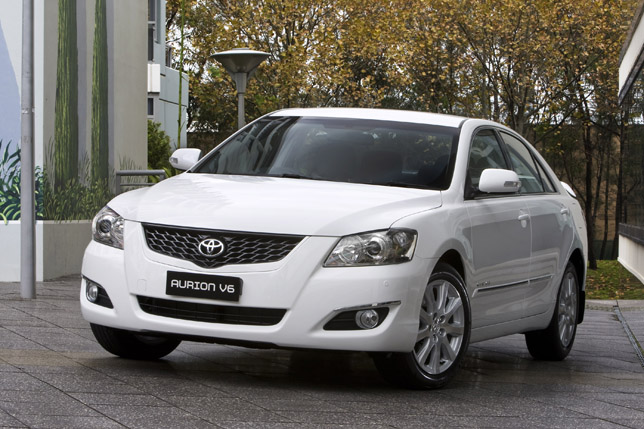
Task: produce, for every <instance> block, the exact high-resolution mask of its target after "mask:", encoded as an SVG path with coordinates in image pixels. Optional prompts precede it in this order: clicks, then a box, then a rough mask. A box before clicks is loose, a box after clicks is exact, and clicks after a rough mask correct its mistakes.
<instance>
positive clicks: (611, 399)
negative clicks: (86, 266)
mask: <svg viewBox="0 0 644 429" xmlns="http://www.w3.org/2000/svg"><path fill="white" fill-rule="evenodd" d="M78 286H79V281H78V279H75V278H74V279H63V280H61V281H57V282H47V283H44V284H39V285H38V290H37V292H38V298H37V299H36V300H22V299H20V294H19V285H18V284H16V283H0V427H34V428H40V427H42V428H57V427H60V428H88V427H92V428H121V427H129V428H155V429H156V428H160V427H163V428H173V427H177V428H181V427H191V428H202V427H227V428H228V427H229V428H237V427H239V428H241V427H251V428H252V427H258V428H259V427H261V428H264V427H275V428H283V427H284V428H296V427H297V428H300V427H310V428H317V427H337V426H343V425H344V426H347V427H361V426H368V427H369V428H378V427H387V428H398V427H399V428H408V427H423V428H425V427H432V428H437V427H438V428H440V427H446V428H447V427H449V428H453V427H501V428H516V427H530V428H532V427H537V428H539V427H544V428H578V427H583V428H618V427H619V428H623V427H630V428H642V427H644V368H643V367H642V364H641V363H640V360H639V358H638V356H637V354H636V353H635V350H634V348H633V346H632V344H631V342H630V341H629V338H628V336H627V334H626V332H625V330H624V328H623V326H622V323H620V321H619V320H618V317H617V315H616V313H615V311H614V309H613V307H614V306H615V305H617V306H618V307H619V308H620V309H621V314H622V315H623V317H624V319H625V320H626V321H627V323H628V325H629V326H630V328H631V329H632V331H633V334H634V336H636V337H637V338H639V341H640V343H642V342H644V341H643V340H644V329H643V328H644V302H641V301H640V302H633V301H609V302H600V301H593V302H589V310H588V311H587V313H586V321H585V322H584V323H583V324H582V325H580V327H579V330H578V334H577V339H576V342H575V347H574V349H573V351H572V353H571V354H570V356H569V357H568V358H567V359H566V360H565V361H563V362H537V361H534V360H532V359H531V358H530V356H529V354H528V352H527V350H526V347H525V344H524V341H523V337H522V336H521V335H514V336H510V337H506V338H502V339H498V340H493V341H487V342H483V343H478V344H473V345H472V346H471V347H470V349H469V353H468V355H467V357H466V359H465V361H464V364H463V367H462V369H461V372H460V375H459V376H458V377H457V380H455V382H454V383H452V384H451V385H450V386H448V388H446V389H444V390H441V391H429V392H425V391H406V390H400V389H395V388H392V387H390V386H388V385H387V384H385V383H384V382H383V381H382V380H381V378H380V377H379V375H378V373H377V372H376V370H375V368H374V366H373V364H372V363H371V360H370V359H369V358H368V357H367V356H366V355H365V354H361V353H332V352H320V351H310V352H302V351H301V352H294V351H285V350H252V349H244V348H238V347H228V346H219V345H209V344H198V343H183V344H182V345H181V346H180V347H179V348H178V349H177V350H176V351H175V352H173V353H172V354H170V355H169V356H168V357H167V358H165V359H163V360H161V361H157V362H138V361H128V360H124V359H119V358H115V357H112V356H111V355H109V354H108V353H106V352H104V351H103V350H102V349H101V348H100V346H98V344H97V343H96V342H95V341H94V340H93V337H92V334H91V332H90V330H89V329H88V325H87V323H86V322H85V321H84V320H83V319H82V317H81V316H80V310H79V304H78Z"/></svg>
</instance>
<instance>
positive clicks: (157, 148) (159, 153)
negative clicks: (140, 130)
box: [148, 119, 171, 170]
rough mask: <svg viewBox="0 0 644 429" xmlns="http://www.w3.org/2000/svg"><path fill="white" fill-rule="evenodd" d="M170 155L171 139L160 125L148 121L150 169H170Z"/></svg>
mask: <svg viewBox="0 0 644 429" xmlns="http://www.w3.org/2000/svg"><path fill="white" fill-rule="evenodd" d="M170 155H171V152H170V137H168V135H167V134H166V133H165V132H163V130H162V129H161V124H160V123H158V122H153V121H151V120H149V119H148V168H150V169H151V170H156V169H166V168H167V169H169V168H170Z"/></svg>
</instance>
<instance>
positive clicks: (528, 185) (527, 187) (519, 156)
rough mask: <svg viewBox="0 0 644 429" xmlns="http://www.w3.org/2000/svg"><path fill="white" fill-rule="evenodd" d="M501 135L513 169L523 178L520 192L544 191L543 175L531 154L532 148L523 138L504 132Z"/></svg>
mask: <svg viewBox="0 0 644 429" xmlns="http://www.w3.org/2000/svg"><path fill="white" fill-rule="evenodd" d="M501 136H502V138H503V141H504V142H505V144H506V147H507V149H508V155H509V156H510V162H511V163H512V169H513V170H514V171H515V172H516V173H517V174H518V175H519V179H520V180H521V189H520V191H519V192H521V193H522V194H531V193H539V192H544V187H543V183H542V182H541V176H540V175H539V172H538V167H537V165H536V164H535V163H534V159H533V158H532V155H531V154H530V150H529V149H528V148H527V147H526V146H525V145H524V144H523V142H521V140H519V139H517V138H516V137H514V136H511V135H510V134H507V133H503V132H502V133H501Z"/></svg>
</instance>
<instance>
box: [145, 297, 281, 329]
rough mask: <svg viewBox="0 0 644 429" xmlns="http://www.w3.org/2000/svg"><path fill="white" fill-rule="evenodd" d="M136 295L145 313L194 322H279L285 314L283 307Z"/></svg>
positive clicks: (256, 323) (265, 324) (261, 323)
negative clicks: (241, 305)
mask: <svg viewBox="0 0 644 429" xmlns="http://www.w3.org/2000/svg"><path fill="white" fill-rule="evenodd" d="M137 299H138V301H139V306H140V307H141V310H143V311H144V312H146V313H148V314H153V315H155V316H163V317H171V318H173V319H182V320H191V321H194V322H208V323H225V324H229V325H253V326H272V325H277V324H278V323H280V321H281V320H282V318H283V317H284V314H286V310H284V309H281V308H259V307H233V306H227V305H213V304H198V303H194V302H183V301H172V300H169V299H161V298H152V297H147V296H137Z"/></svg>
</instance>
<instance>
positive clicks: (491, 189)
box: [479, 168, 521, 194]
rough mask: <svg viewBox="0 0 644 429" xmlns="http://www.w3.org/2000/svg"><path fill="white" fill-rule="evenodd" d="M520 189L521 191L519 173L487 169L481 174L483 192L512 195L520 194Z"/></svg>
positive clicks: (480, 188)
mask: <svg viewBox="0 0 644 429" xmlns="http://www.w3.org/2000/svg"><path fill="white" fill-rule="evenodd" d="M519 189H521V181H520V180H519V176H518V175H517V173H515V172H514V171H512V170H502V169H500V168H487V169H485V170H483V173H481V178H480V179H479V191H481V192H486V193H503V194H511V193H515V192H519Z"/></svg>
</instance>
